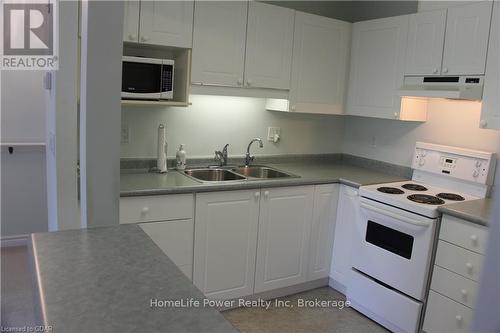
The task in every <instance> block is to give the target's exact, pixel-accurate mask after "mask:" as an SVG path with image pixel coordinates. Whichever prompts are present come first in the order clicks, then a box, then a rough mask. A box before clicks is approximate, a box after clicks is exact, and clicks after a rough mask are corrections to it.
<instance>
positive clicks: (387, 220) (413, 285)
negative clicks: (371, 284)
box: [352, 198, 437, 300]
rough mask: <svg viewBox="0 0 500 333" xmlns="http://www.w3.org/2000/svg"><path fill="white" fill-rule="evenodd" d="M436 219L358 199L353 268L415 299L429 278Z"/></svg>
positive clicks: (422, 290) (420, 296) (421, 294)
mask: <svg viewBox="0 0 500 333" xmlns="http://www.w3.org/2000/svg"><path fill="white" fill-rule="evenodd" d="M436 224H437V220H436V219H430V218H427V217H424V216H421V215H417V214H414V213H411V212H407V211H404V210H402V209H398V208H395V207H392V206H389V205H385V204H382V203H380V202H377V201H373V200H370V199H367V198H361V218H360V219H358V220H357V222H356V227H355V232H354V236H353V237H354V244H353V252H352V253H353V267H354V268H356V269H357V270H359V271H361V272H363V273H365V274H366V275H368V276H371V277H372V278H374V279H376V280H379V281H380V282H382V283H385V284H387V285H389V286H390V287H392V288H395V289H397V290H399V291H400V292H402V293H404V294H406V295H409V296H411V297H413V298H415V299H417V300H423V299H424V296H425V289H426V285H427V279H428V275H429V266H430V262H431V256H432V249H433V244H434V237H435V232H436Z"/></svg>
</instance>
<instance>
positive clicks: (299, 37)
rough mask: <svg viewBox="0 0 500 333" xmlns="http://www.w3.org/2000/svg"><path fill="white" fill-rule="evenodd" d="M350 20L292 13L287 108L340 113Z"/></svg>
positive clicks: (345, 74) (345, 75) (345, 80)
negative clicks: (292, 31) (292, 27)
mask: <svg viewBox="0 0 500 333" xmlns="http://www.w3.org/2000/svg"><path fill="white" fill-rule="evenodd" d="M350 40H351V23H348V22H343V21H339V20H334V19H330V18H326V17H322V16H317V15H312V14H307V13H302V12H296V15H295V32H294V42H293V60H292V83H291V90H290V111H292V112H309V113H326V114H341V113H343V111H344V99H345V98H344V96H345V89H346V82H347V73H348V71H347V68H348V66H349V49H350Z"/></svg>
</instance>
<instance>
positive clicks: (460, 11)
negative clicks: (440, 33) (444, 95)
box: [442, 1, 492, 75]
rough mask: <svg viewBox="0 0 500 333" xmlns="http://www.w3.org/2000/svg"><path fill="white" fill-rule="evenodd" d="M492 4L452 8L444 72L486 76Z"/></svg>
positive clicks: (445, 47)
mask: <svg viewBox="0 0 500 333" xmlns="http://www.w3.org/2000/svg"><path fill="white" fill-rule="evenodd" d="M491 6H492V1H485V2H480V3H475V4H471V5H465V6H457V7H451V8H449V9H448V18H447V22H446V37H445V46H444V55H443V67H442V73H443V74H446V75H478V74H484V70H485V64H486V52H487V50H488V36H489V31H490V20H491Z"/></svg>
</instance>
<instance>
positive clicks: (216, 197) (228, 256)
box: [193, 190, 260, 299]
mask: <svg viewBox="0 0 500 333" xmlns="http://www.w3.org/2000/svg"><path fill="white" fill-rule="evenodd" d="M259 199H260V190H247V191H230V192H213V193H200V194H197V195H196V213H195V216H196V217H195V221H196V222H195V246H194V275H193V281H194V284H195V285H196V286H197V287H198V288H199V289H200V290H201V291H202V292H203V293H204V294H205V296H207V297H208V298H214V299H230V298H237V297H244V296H248V295H251V294H252V293H253V291H254V273H255V251H256V246H257V228H258V222H259V201H260V200H259Z"/></svg>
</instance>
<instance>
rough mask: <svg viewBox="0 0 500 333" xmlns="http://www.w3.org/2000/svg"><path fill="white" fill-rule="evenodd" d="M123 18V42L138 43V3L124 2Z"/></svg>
mask: <svg viewBox="0 0 500 333" xmlns="http://www.w3.org/2000/svg"><path fill="white" fill-rule="evenodd" d="M123 6H124V16H123V41H124V42H138V41H139V6H140V2H139V1H133V0H131V1H125V2H124V5H123Z"/></svg>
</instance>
